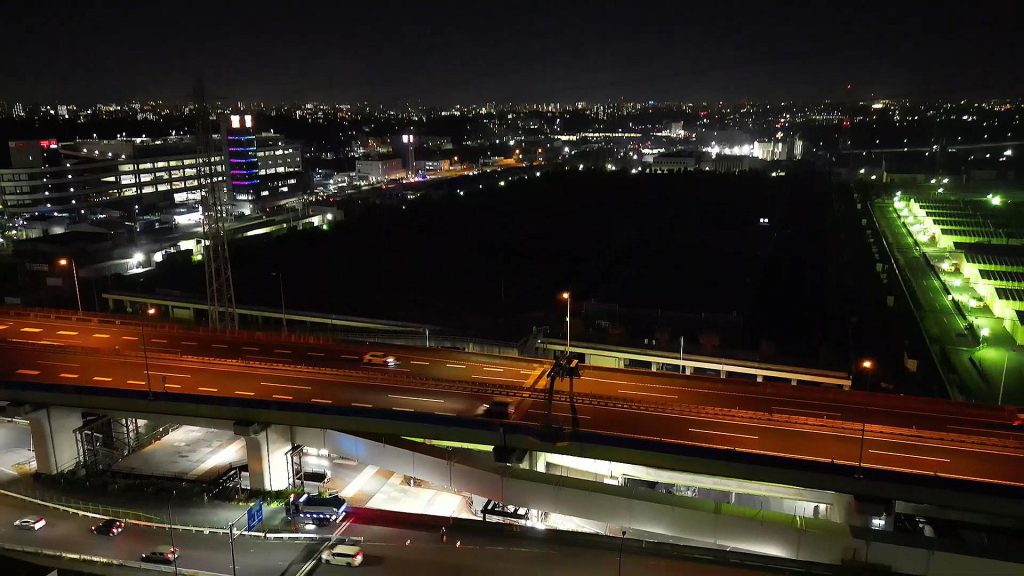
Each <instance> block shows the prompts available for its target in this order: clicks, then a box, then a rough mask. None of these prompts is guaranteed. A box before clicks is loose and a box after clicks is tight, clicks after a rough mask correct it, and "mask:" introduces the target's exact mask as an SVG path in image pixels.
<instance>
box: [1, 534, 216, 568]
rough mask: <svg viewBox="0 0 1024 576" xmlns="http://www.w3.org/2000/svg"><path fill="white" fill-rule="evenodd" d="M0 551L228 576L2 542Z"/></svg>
mask: <svg viewBox="0 0 1024 576" xmlns="http://www.w3.org/2000/svg"><path fill="white" fill-rule="evenodd" d="M0 549H2V550H7V551H10V552H21V553H24V554H30V555H32V556H48V557H51V558H59V559H61V560H72V561H76V562H85V563H89V564H105V565H108V566H125V567H128V568H134V569H135V570H150V571H153V572H171V573H174V574H180V575H182V576H226V575H223V574H221V573H219V572H206V571H203V570H190V569H187V568H178V567H175V566H165V565H162V564H153V563H151V562H139V561H137V560H117V559H114V558H104V557H102V556H91V555H88V554H76V553H74V552H64V551H61V550H50V549H48V548H37V547H34V546H20V545H18V544H7V543H3V542H0Z"/></svg>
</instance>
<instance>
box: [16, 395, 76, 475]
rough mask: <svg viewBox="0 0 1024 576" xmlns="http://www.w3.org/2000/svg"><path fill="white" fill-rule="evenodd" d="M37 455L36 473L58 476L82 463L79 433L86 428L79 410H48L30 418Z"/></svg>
mask: <svg viewBox="0 0 1024 576" xmlns="http://www.w3.org/2000/svg"><path fill="white" fill-rule="evenodd" d="M26 416H27V418H28V425H29V430H30V431H31V433H32V447H33V449H34V450H35V452H36V471H37V472H39V473H40V474H56V473H58V472H61V471H62V470H67V469H69V468H71V467H72V466H74V465H75V462H77V461H78V444H77V443H76V442H75V429H76V428H78V427H79V426H81V425H82V411H81V410H80V409H78V408H65V407H63V406H47V407H45V408H40V409H39V410H35V411H33V412H29V413H28V414H26Z"/></svg>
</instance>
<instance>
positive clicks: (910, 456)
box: [868, 450, 949, 462]
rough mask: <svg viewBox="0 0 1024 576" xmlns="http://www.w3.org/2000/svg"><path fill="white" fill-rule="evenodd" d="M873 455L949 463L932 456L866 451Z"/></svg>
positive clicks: (946, 459)
mask: <svg viewBox="0 0 1024 576" xmlns="http://www.w3.org/2000/svg"><path fill="white" fill-rule="evenodd" d="M868 452H874V453H875V454H888V455H889V456H905V457H907V458H921V459H922V460H936V461H938V462H949V458H935V457H932V456H918V455H916V454H900V453H899V452H883V451H881V450H868Z"/></svg>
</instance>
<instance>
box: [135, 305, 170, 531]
mask: <svg viewBox="0 0 1024 576" xmlns="http://www.w3.org/2000/svg"><path fill="white" fill-rule="evenodd" d="M154 314H156V308H153V307H152V306H148V307H147V308H146V316H152V315H154ZM142 360H143V365H144V366H145V367H146V390H148V391H149V399H150V400H152V399H153V375H152V374H150V373H149V350H148V349H147V348H146V318H143V319H142ZM166 391H167V390H166V389H165V390H164V392H166ZM172 545H173V544H172Z"/></svg>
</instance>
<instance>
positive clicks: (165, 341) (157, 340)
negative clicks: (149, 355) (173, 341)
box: [149, 338, 167, 344]
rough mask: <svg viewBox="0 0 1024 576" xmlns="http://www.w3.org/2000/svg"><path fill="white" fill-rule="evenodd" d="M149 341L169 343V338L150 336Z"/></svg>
mask: <svg viewBox="0 0 1024 576" xmlns="http://www.w3.org/2000/svg"><path fill="white" fill-rule="evenodd" d="M149 341H150V342H159V343H161V344H167V340H163V339H160V338H150V339H149Z"/></svg>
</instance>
